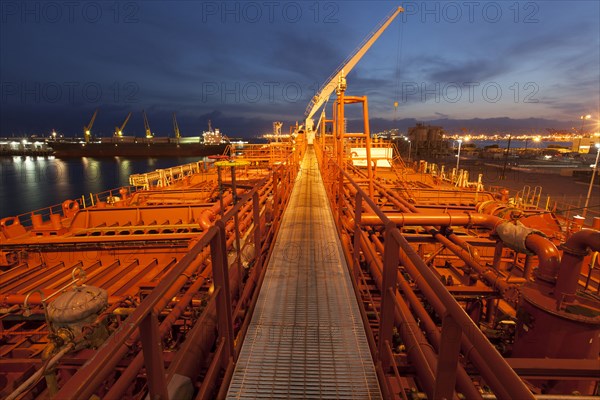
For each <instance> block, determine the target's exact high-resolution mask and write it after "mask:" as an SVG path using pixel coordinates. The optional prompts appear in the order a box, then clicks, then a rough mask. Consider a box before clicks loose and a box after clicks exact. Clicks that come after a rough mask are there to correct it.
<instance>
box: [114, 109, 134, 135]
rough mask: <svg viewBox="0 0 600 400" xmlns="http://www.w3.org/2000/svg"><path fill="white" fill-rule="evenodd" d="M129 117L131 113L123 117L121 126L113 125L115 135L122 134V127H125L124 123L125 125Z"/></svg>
mask: <svg viewBox="0 0 600 400" xmlns="http://www.w3.org/2000/svg"><path fill="white" fill-rule="evenodd" d="M129 118H131V113H129V114H127V117H125V121H123V124H122V125H121V127H118V126H115V136H116V137H121V136H123V129H125V125H127V122H129Z"/></svg>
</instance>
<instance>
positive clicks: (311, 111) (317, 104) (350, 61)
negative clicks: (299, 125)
mask: <svg viewBox="0 0 600 400" xmlns="http://www.w3.org/2000/svg"><path fill="white" fill-rule="evenodd" d="M403 11H404V9H403V8H402V7H398V8H396V9H395V10H393V11H392V12H391V13H390V14H389V15H388V16H387V17H385V18H384V19H383V21H381V22H380V23H379V25H378V26H377V27H376V28H375V30H374V31H373V32H371V34H369V36H367V37H366V38H365V39H364V40H363V41H362V43H361V44H360V45H359V46H358V48H357V49H356V50H355V51H354V52H353V53H352V54H351V55H350V56H349V57H348V58H347V59H346V60H345V61H344V62H343V63H342V65H340V66H339V68H338V69H337V70H336V71H335V72H334V73H333V74H332V75H331V76H330V77H329V79H327V81H325V84H323V86H321V88H320V89H319V91H318V92H317V94H316V95H315V96H314V97H313V98H312V99H311V101H310V103H309V104H308V106H307V107H306V112H305V114H304V115H305V117H306V119H305V125H304V126H305V129H306V139H307V141H308V143H312V141H313V139H314V136H315V130H314V129H316V128H315V127H314V120H313V116H314V115H315V114H316V112H317V111H318V110H319V109H320V108H321V107H322V106H323V104H325V103H326V102H327V100H329V96H331V94H332V93H333V92H334V90H335V88H336V87H337V85H338V81H339V80H340V78H341V77H343V76H347V75H348V73H349V72H350V71H351V70H352V68H354V66H355V65H356V64H357V63H358V62H359V61H360V59H361V58H362V56H364V55H365V53H366V52H367V50H369V48H371V46H372V45H373V43H375V41H376V40H377V39H378V38H379V36H381V34H382V33H383V32H384V31H385V30H386V28H387V27H388V26H389V25H390V24H391V23H392V21H394V19H395V18H396V17H397V16H398V14H400V13H401V12H403ZM313 128H314V129H313Z"/></svg>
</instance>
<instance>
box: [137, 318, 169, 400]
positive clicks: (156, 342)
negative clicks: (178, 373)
mask: <svg viewBox="0 0 600 400" xmlns="http://www.w3.org/2000/svg"><path fill="white" fill-rule="evenodd" d="M140 340H141V341H142V351H143V353H144V364H145V365H146V371H147V372H146V373H147V381H148V391H149V394H150V400H159V399H160V400H169V394H168V393H167V381H166V378H165V364H164V361H163V351H162V339H161V337H160V332H159V328H158V318H157V317H156V314H155V313H154V311H152V312H149V313H148V314H146V316H145V317H144V319H143V320H142V322H141V323H140Z"/></svg>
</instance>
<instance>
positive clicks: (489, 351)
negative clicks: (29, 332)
mask: <svg viewBox="0 0 600 400" xmlns="http://www.w3.org/2000/svg"><path fill="white" fill-rule="evenodd" d="M326 164H328V165H330V166H332V167H333V169H334V170H335V174H341V176H343V177H344V179H345V180H346V181H347V182H348V183H349V184H350V185H351V186H353V187H354V189H355V190H356V193H357V197H358V198H362V200H364V201H365V203H366V204H367V205H368V207H369V208H371V210H372V212H373V213H374V214H375V215H376V216H377V217H378V218H379V219H381V221H382V225H384V226H385V227H386V231H385V232H386V234H385V237H386V240H385V245H384V271H382V273H383V276H384V283H383V285H382V288H383V290H382V305H381V309H382V315H381V325H380V327H381V328H380V332H379V338H380V340H382V339H383V340H386V338H387V337H388V336H391V328H390V329H389V330H390V331H389V332H385V331H383V329H382V328H384V329H386V330H387V328H388V327H390V326H391V325H390V319H391V321H392V322H393V319H394V313H393V312H391V313H389V312H388V313H384V302H385V299H386V298H388V303H389V302H390V301H392V302H394V303H395V301H396V300H395V298H394V296H391V295H390V294H388V293H387V291H386V290H385V288H387V287H390V288H394V289H393V292H394V293H395V292H396V289H395V287H396V285H395V279H396V269H397V267H398V265H400V256H401V255H403V257H402V260H404V261H406V259H408V262H410V263H411V264H413V265H414V267H415V268H416V269H417V270H418V272H419V274H420V275H421V278H420V280H422V281H425V283H426V284H428V285H429V286H430V287H431V288H432V289H433V292H434V293H435V296H436V297H437V299H438V300H439V301H441V302H442V303H443V304H444V305H445V306H446V312H447V316H446V317H449V318H450V319H451V320H452V321H453V322H452V323H448V325H447V326H454V325H455V324H458V325H459V326H460V330H461V331H462V334H463V335H465V337H466V338H467V339H468V340H469V341H470V342H471V344H472V345H473V348H474V349H475V350H476V351H477V352H478V353H479V354H480V355H481V356H482V357H483V358H484V359H485V360H486V363H487V364H488V365H489V366H490V368H492V366H493V370H494V372H495V374H496V375H497V377H498V382H499V384H501V385H502V387H498V388H496V387H494V386H492V383H491V382H489V384H490V386H491V387H492V389H493V390H494V391H498V392H501V391H502V390H503V391H505V393H508V394H509V395H510V398H519V399H528V398H529V399H533V398H534V397H533V395H532V393H531V391H530V390H529V389H528V388H527V386H526V385H525V384H524V383H523V381H522V380H521V379H520V378H519V376H518V375H517V374H516V372H515V371H514V370H513V369H512V368H511V367H510V365H509V364H508V363H507V361H506V360H505V359H504V358H503V357H502V355H500V353H499V352H498V351H497V350H496V348H495V347H494V346H493V345H492V344H491V343H490V342H489V340H488V339H487V338H486V336H485V335H484V334H483V333H482V332H481V330H480V329H479V327H478V326H477V325H476V324H475V322H474V321H473V320H472V319H471V318H470V317H469V315H468V314H467V313H466V312H465V310H464V309H463V308H462V307H461V305H460V304H459V303H458V302H456V300H455V299H454V297H453V296H452V294H451V293H450V292H449V291H448V289H447V288H446V287H445V286H444V284H443V283H442V282H441V281H440V280H439V279H438V278H437V277H436V275H435V274H434V272H433V271H432V270H431V269H430V268H429V267H428V266H427V265H426V264H425V262H424V261H423V260H422V259H421V258H420V257H419V255H418V254H417V253H416V251H415V250H414V249H413V248H412V246H411V245H410V244H409V243H408V241H407V240H406V239H405V238H404V237H403V236H402V234H401V233H400V230H399V229H398V228H397V227H396V225H395V224H394V223H393V222H391V220H390V218H389V217H388V216H387V215H386V214H385V213H384V212H383V211H382V210H381V209H380V208H379V206H377V204H376V203H375V202H374V201H373V199H371V198H370V197H369V196H368V195H367V193H366V192H365V191H364V190H363V189H362V188H361V187H360V185H359V184H358V183H357V182H355V181H354V180H353V179H352V177H351V176H350V174H349V173H348V172H346V171H344V170H343V169H342V168H340V166H339V165H338V164H337V163H336V162H335V161H333V160H330V161H329V163H322V164H321V166H322V168H327V165H326ZM355 207H356V208H355V210H354V212H355V215H357V221H356V222H357V224H360V221H359V220H358V216H359V215H360V214H361V211H360V210H361V209H362V205H361V204H360V203H357V204H356V205H355ZM390 246H391V248H394V247H396V246H399V248H400V252H397V253H396V254H390V253H389V249H390ZM386 266H387V268H388V269H389V268H393V269H394V270H393V273H392V271H386ZM386 272H387V273H386ZM386 275H387V277H388V279H386ZM392 277H393V278H392ZM390 279H392V282H390ZM386 320H387V321H386ZM446 329H447V330H448V331H450V328H446ZM445 331H446V330H445V329H444V328H442V336H444V332H445ZM446 356H447V354H446ZM379 357H380V359H384V360H385V359H387V358H388V357H387V354H386V346H385V345H384V344H381V343H380V344H379ZM440 357H442V356H441V355H440ZM440 362H441V360H440ZM437 389H438V387H437V385H436V390H437ZM499 397H501V396H500V394H499Z"/></svg>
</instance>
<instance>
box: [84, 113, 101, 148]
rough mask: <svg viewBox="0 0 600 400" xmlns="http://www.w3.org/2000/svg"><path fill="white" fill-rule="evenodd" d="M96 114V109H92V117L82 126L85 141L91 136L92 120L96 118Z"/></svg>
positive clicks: (87, 141)
mask: <svg viewBox="0 0 600 400" xmlns="http://www.w3.org/2000/svg"><path fill="white" fill-rule="evenodd" d="M96 115H98V109H97V108H96V111H94V115H92V119H90V122H89V123H88V124H87V125H86V126H84V127H83V137H84V138H85V142H86V143H89V142H90V139H91V137H92V126H93V125H94V121H95V120H96Z"/></svg>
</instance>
